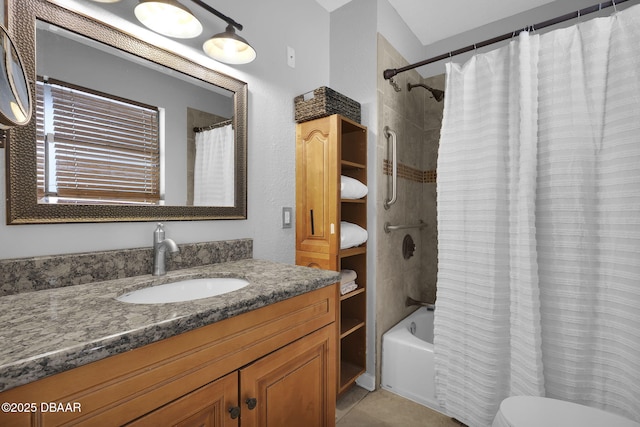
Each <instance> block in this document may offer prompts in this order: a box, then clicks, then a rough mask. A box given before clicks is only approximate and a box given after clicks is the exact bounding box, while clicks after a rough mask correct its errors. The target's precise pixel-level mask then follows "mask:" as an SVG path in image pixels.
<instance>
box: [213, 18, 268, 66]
mask: <svg viewBox="0 0 640 427" xmlns="http://www.w3.org/2000/svg"><path fill="white" fill-rule="evenodd" d="M202 49H203V50H204V52H205V53H206V54H207V55H209V56H210V57H211V58H213V59H215V60H216V61H220V62H224V63H225V64H248V63H249V62H251V61H253V60H254V59H256V51H255V50H254V49H253V48H252V47H251V45H249V43H248V42H247V41H246V40H245V39H243V38H242V37H240V36H239V35H237V34H236V32H235V31H234V29H233V26H231V25H229V26H227V29H226V31H225V32H224V33H220V34H216V35H215V36H213V37H211V38H210V39H209V40H207V41H206V42H204V44H203V45H202Z"/></svg>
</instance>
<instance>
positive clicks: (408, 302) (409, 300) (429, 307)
mask: <svg viewBox="0 0 640 427" xmlns="http://www.w3.org/2000/svg"><path fill="white" fill-rule="evenodd" d="M405 305H406V306H407V307H409V306H412V305H420V306H422V307H426V308H427V310H429V311H434V310H435V309H436V305H435V304H432V303H429V302H425V301H418V300H415V299H413V298H411V297H407V300H406V301H405Z"/></svg>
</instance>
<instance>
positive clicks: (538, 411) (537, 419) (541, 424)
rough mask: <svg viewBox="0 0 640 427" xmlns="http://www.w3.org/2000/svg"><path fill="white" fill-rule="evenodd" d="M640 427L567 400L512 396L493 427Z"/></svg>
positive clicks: (504, 402) (504, 405)
mask: <svg viewBox="0 0 640 427" xmlns="http://www.w3.org/2000/svg"><path fill="white" fill-rule="evenodd" d="M555 426H562V427H640V423H636V422H635V421H631V420H629V419H627V418H624V417H621V416H620V415H616V414H611V413H609V412H605V411H603V410H601V409H596V408H591V407H589V406H584V405H578V404H576V403H572V402H566V401H564V400H557V399H550V398H546V397H535V396H512V397H508V398H506V399H505V400H503V401H502V403H500V410H499V411H498V414H497V415H496V417H495V419H494V420H493V425H492V427H555Z"/></svg>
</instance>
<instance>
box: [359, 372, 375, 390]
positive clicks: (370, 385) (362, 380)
mask: <svg viewBox="0 0 640 427" xmlns="http://www.w3.org/2000/svg"><path fill="white" fill-rule="evenodd" d="M356 384H358V385H359V386H360V387H362V388H364V389H365V390H369V391H374V390H375V389H376V377H375V376H374V375H372V374H370V373H369V372H365V373H364V374H362V375H360V376H359V377H358V379H357V380H356Z"/></svg>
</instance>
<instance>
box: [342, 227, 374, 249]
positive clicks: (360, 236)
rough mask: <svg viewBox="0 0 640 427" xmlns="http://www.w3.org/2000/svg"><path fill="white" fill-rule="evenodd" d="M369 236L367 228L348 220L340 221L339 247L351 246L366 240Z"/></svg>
mask: <svg viewBox="0 0 640 427" xmlns="http://www.w3.org/2000/svg"><path fill="white" fill-rule="evenodd" d="M368 238H369V233H367V230H365V229H364V228H362V227H360V226H359V225H356V224H352V223H350V222H346V221H341V222H340V249H347V248H352V247H354V246H359V245H361V244H362V243H364V242H366V241H367V239H368Z"/></svg>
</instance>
